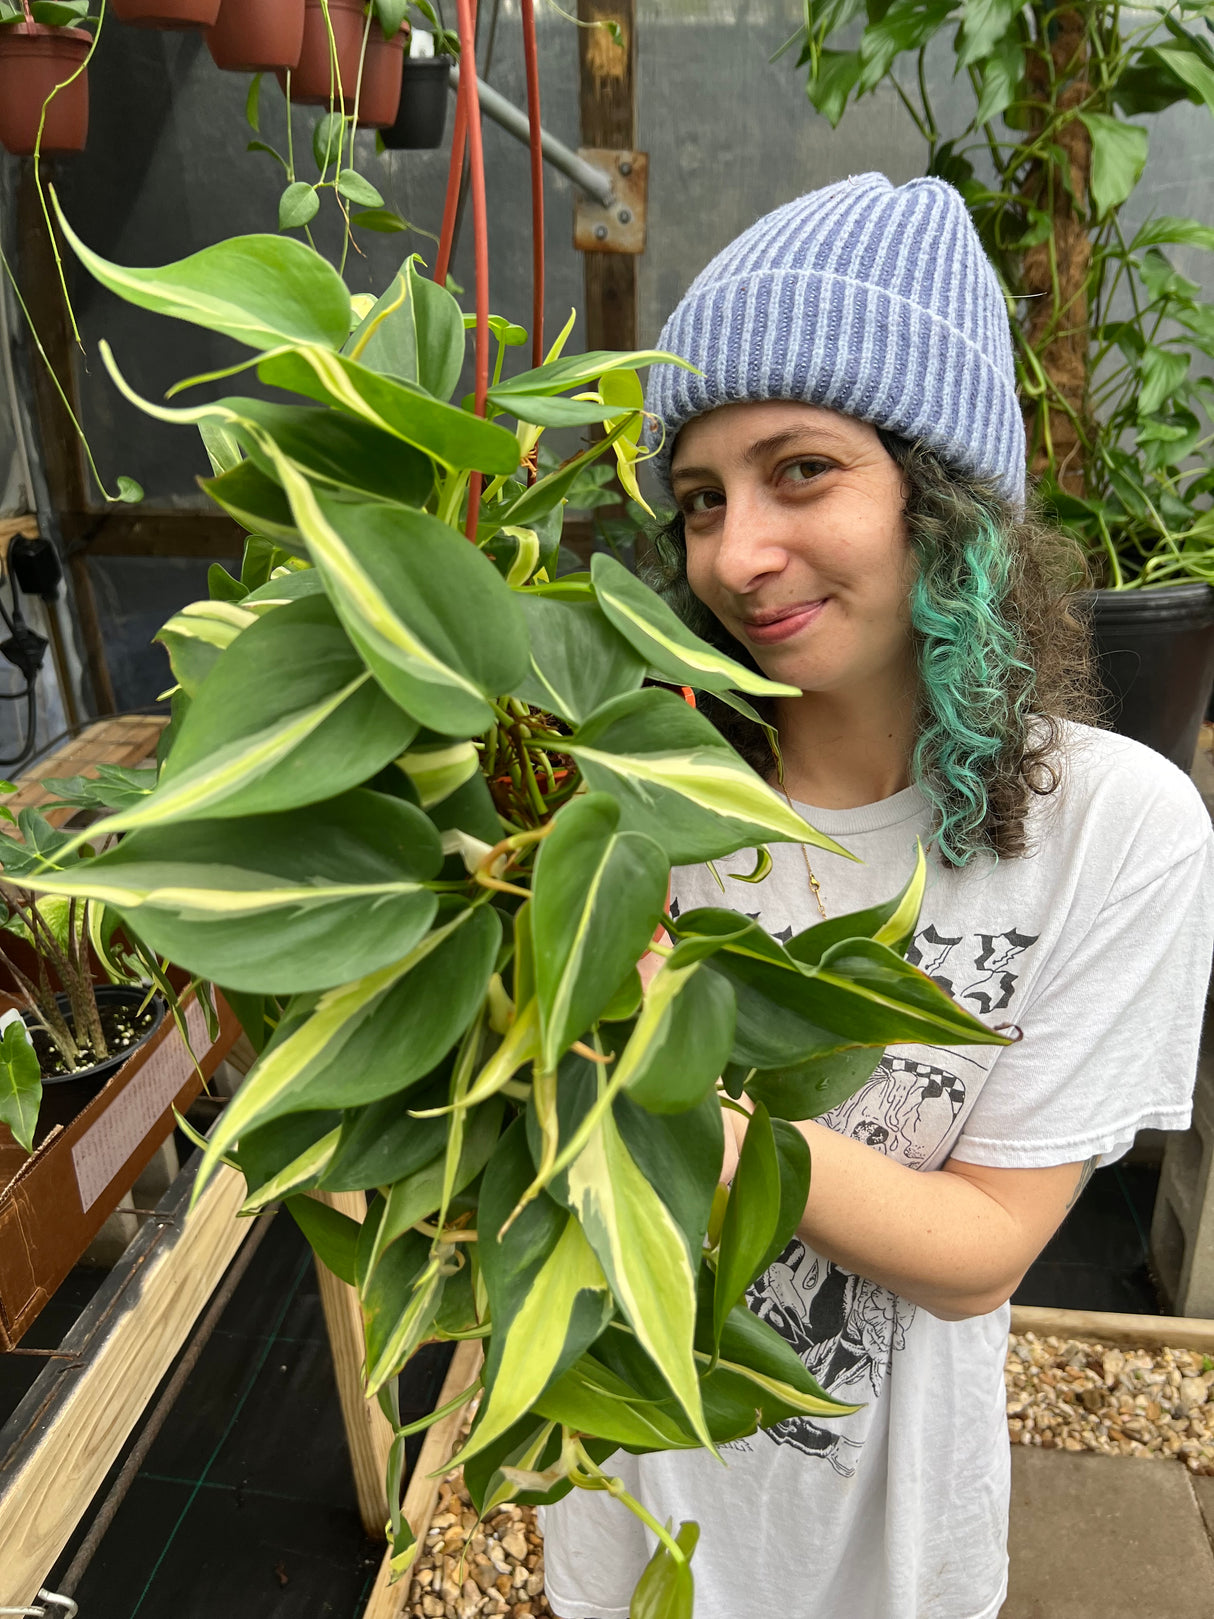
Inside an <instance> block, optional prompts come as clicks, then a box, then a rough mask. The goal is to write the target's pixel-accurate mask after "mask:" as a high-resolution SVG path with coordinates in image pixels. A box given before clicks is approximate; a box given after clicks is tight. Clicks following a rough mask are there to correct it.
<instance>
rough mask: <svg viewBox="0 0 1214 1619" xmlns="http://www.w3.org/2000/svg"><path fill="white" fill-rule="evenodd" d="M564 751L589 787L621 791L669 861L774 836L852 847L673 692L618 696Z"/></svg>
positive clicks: (716, 853) (625, 822) (633, 826)
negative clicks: (810, 819)
mask: <svg viewBox="0 0 1214 1619" xmlns="http://www.w3.org/2000/svg"><path fill="white" fill-rule="evenodd" d="M565 751H566V752H568V753H570V754H572V755H573V757H574V758H575V759H576V760H577V762H578V764H579V765H580V766H581V767H582V771H583V773H584V775H585V777H586V782H587V784H588V786H589V787H590V789H591V791H593V792H608V793H610V794H611V795H612V796H613V797H614V798H616V799H617V800H618V801H619V805H620V825H621V826H622V827H623V828H624V829H625V830H628V831H638V832H645V833H647V834H648V835H649V836H650V837H652V838H653V839H654V841H655V842H657V843H659V844H660V845H661V846H662V848H663V849H664V850H665V851H666V855H667V858H668V859H669V860H670V862H671V864H672V865H689V864H691V863H693V862H695V861H699V860H714V859H717V858H719V857H720V856H721V855H724V854H729V853H732V852H733V851H734V850H735V849H746V848H752V847H753V846H754V845H755V844H756V843H769V842H773V841H777V842H795V843H801V842H804V843H809V844H811V845H814V846H815V847H819V848H829V849H831V850H832V851H833V852H835V853H846V851H844V850H841V849H840V847H839V845H838V844H836V843H835V842H834V841H833V839H830V838H826V837H824V836H823V834H822V833H820V832H816V831H814V829H813V827H811V826H810V825H808V823H807V822H805V821H803V820H802V819H801V817H800V816H799V815H797V814H796V812H795V811H794V810H791V809H790V808H789V806H788V804H787V803H786V802H785V801H784V799H782V798H780V797H779V796H778V795H777V794H776V793H774V792H773V791H772V789H771V788H770V787H768V786H767V785H766V783H765V782H763V781H761V780H760V779H759V777H758V776H757V775H756V774H755V773H754V771H753V770H751V769H750V767H749V765H746V764H744V763H743V762H742V760H741V759H740V758H739V757H738V755H737V753H735V752H734V750H733V748H731V747H730V746H729V744H728V743H727V742H726V741H725V739H724V738H723V737H722V736H721V733H720V732H719V731H718V730H717V729H716V727H715V726H714V725H712V724H711V722H710V721H708V720H706V719H705V718H704V716H703V715H702V714H699V713H697V712H696V711H695V710H694V709H693V708H690V707H689V706H688V705H687V704H686V703H685V702H684V701H683V700H682V698H681V697H677V696H675V694H674V693H673V692H668V691H657V690H653V689H648V690H644V691H637V692H632V693H630V694H629V695H627V696H625V697H617V698H614V699H613V700H612V701H611V702H609V703H605V704H604V705H603V706H602V707H601V708H600V709H598V710H597V712H596V713H595V714H593V715H592V716H591V718H590V719H589V720H587V721H586V723H585V724H583V725H582V726H581V728H580V729H579V730H577V731H576V732H575V733H574V735H573V737H572V738H571V740H570V741H569V742H568V743H567V744H566V749H565Z"/></svg>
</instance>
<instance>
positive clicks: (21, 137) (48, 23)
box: [0, 0, 93, 157]
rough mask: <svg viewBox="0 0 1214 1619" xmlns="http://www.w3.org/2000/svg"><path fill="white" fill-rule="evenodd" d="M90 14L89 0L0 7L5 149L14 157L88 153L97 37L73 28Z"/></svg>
mask: <svg viewBox="0 0 1214 1619" xmlns="http://www.w3.org/2000/svg"><path fill="white" fill-rule="evenodd" d="M87 13H88V0H25V4H24V5H21V6H16V7H13V6H2V7H0V143H3V145H4V147H5V149H6V150H7V151H9V152H11V153H12V154H13V156H14V157H29V156H31V155H32V154H33V152H34V151H35V150H38V151H42V152H82V151H83V150H84V143H85V140H86V138H87V136H88V127H89V81H88V68H87V67H86V66H85V62H86V59H87V57H88V54H89V51H90V49H91V48H92V44H93V36H92V35H91V34H90V33H89V31H88V30H87V29H86V28H80V27H76V26H74V24H75V23H76V22H77V21H83V20H84V19H85V18H86V17H87Z"/></svg>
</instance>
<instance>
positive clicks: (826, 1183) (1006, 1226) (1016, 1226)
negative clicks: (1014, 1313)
mask: <svg viewBox="0 0 1214 1619" xmlns="http://www.w3.org/2000/svg"><path fill="white" fill-rule="evenodd" d="M797 1128H798V1129H799V1130H800V1131H801V1133H802V1134H803V1135H804V1137H805V1139H806V1141H807V1142H808V1143H809V1149H810V1154H811V1157H812V1161H813V1173H812V1179H811V1183H810V1192H809V1199H808V1202H807V1203H806V1206H805V1216H804V1219H803V1220H802V1223H801V1226H800V1235H801V1236H802V1237H803V1238H804V1239H805V1241H806V1242H807V1243H809V1244H810V1246H811V1247H812V1248H814V1249H815V1251H816V1252H818V1253H820V1254H822V1255H823V1256H824V1257H825V1258H827V1259H831V1260H834V1262H835V1263H836V1264H838V1265H840V1266H842V1267H843V1269H845V1270H849V1271H852V1272H854V1273H855V1274H856V1275H859V1276H865V1277H868V1278H869V1279H870V1280H872V1281H874V1282H879V1283H880V1284H881V1285H882V1286H884V1287H888V1288H890V1289H891V1290H892V1291H893V1292H895V1293H898V1294H899V1295H900V1296H901V1297H903V1298H905V1299H909V1300H910V1301H911V1302H912V1303H914V1304H919V1305H922V1306H923V1308H924V1309H926V1310H929V1311H930V1312H931V1313H932V1314H933V1315H938V1316H941V1317H943V1318H944V1319H945V1320H961V1319H964V1318H965V1317H967V1316H973V1315H984V1314H986V1313H987V1312H988V1311H990V1310H994V1309H997V1308H998V1306H999V1305H1000V1304H1002V1303H1003V1302H1004V1300H1005V1299H1007V1298H1008V1297H1009V1296H1010V1295H1011V1293H1012V1292H1013V1291H1014V1289H1015V1287H1016V1285H1017V1283H1018V1282H1019V1281H1020V1278H1021V1276H1022V1275H1023V1273H1024V1271H1025V1269H1027V1266H1028V1264H1029V1263H1031V1261H1032V1258H1033V1257H1034V1255H1035V1253H1036V1252H1037V1250H1038V1248H1039V1247H1040V1246H1041V1244H1042V1243H1043V1242H1044V1241H1045V1240H1046V1239H1047V1238H1048V1236H1049V1233H1050V1231H1051V1230H1052V1229H1053V1227H1054V1226H1055V1225H1056V1224H1057V1221H1058V1219H1060V1218H1061V1215H1062V1213H1063V1212H1064V1211H1065V1198H1066V1195H1067V1188H1069V1186H1070V1184H1071V1182H1072V1181H1073V1179H1074V1166H1069V1165H1064V1166H1059V1168H1058V1169H1046V1170H1028V1171H1013V1170H1003V1171H994V1172H991V1171H982V1170H973V1169H971V1166H968V1165H962V1164H956V1165H954V1164H950V1165H949V1166H948V1168H946V1169H939V1170H915V1169H909V1168H908V1167H907V1166H906V1165H905V1164H900V1163H897V1162H895V1161H894V1160H893V1159H890V1158H887V1157H885V1155H884V1154H883V1153H880V1152H877V1151H876V1150H875V1149H873V1148H872V1147H868V1146H865V1145H864V1144H863V1143H862V1142H859V1141H852V1140H850V1139H849V1138H848V1137H846V1136H841V1135H837V1134H836V1133H835V1132H834V1131H833V1130H828V1129H826V1128H825V1126H823V1125H820V1124H815V1123H814V1122H813V1121H807V1122H805V1123H803V1124H800V1125H798V1126H797ZM992 1174H993V1175H994V1176H995V1177H997V1178H1003V1179H1004V1180H1005V1182H1006V1188H1007V1190H1008V1191H1009V1193H1010V1194H1011V1195H1010V1197H1009V1198H1008V1199H1006V1200H1004V1199H1001V1198H1000V1197H999V1196H997V1195H992V1193H991V1191H990V1190H989V1189H988V1188H987V1187H986V1186H983V1185H980V1184H978V1181H979V1180H981V1179H987V1180H989V1179H990V1178H991V1176H992ZM1026 1177H1036V1178H1037V1184H1038V1185H1039V1187H1040V1191H1041V1193H1042V1196H1043V1200H1044V1203H1045V1204H1046V1205H1048V1206H1045V1207H1039V1208H1034V1209H1033V1211H1032V1215H1031V1217H1030V1218H1029V1219H1028V1220H1027V1221H1026V1219H1025V1217H1024V1210H1023V1209H1022V1208H1021V1207H1020V1206H1019V1205H1020V1203H1021V1202H1022V1201H1023V1199H1022V1197H1021V1195H1020V1194H1021V1193H1022V1192H1023V1191H1024V1190H1025V1189H1026V1188H1025V1186H1024V1185H1023V1183H1024V1181H1025V1178H1026ZM1055 1183H1057V1184H1056V1185H1055ZM1060 1200H1061V1201H1060ZM1009 1205H1010V1206H1009Z"/></svg>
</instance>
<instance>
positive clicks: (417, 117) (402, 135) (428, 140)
mask: <svg viewBox="0 0 1214 1619" xmlns="http://www.w3.org/2000/svg"><path fill="white" fill-rule="evenodd" d="M450 70H451V57H449V56H407V57H406V58H405V60H404V62H403V63H402V76H401V91H400V106H399V108H398V109H397V113H396V117H395V119H394V120H393V122H392V123H391V124H390V125H389V126H388V127H387V128H386V129H385V130H384V132H383V141H384V145H385V146H386V147H388V148H389V150H390V151H394V152H428V151H433V150H434V148H435V147H436V146H441V145H442V144H443V135H444V133H445V131H446V128H447V102H448V101H449V100H450V94H451V93H450V90H449V89H448V84H447V77H448V74H449V72H450Z"/></svg>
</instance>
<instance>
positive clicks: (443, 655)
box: [274, 452, 527, 737]
mask: <svg viewBox="0 0 1214 1619" xmlns="http://www.w3.org/2000/svg"><path fill="white" fill-rule="evenodd" d="M274 459H275V462H276V464H277V467H278V472H279V476H280V477H281V478H282V479H283V482H284V484H285V486H286V489H287V493H288V496H289V498H290V501H291V507H292V511H293V513H294V515H295V519H296V521H297V522H298V524H299V526H300V531H301V532H302V533H303V535H304V538H305V540H306V541H307V544H308V549H309V551H310V553H311V556H312V560H313V562H314V563H315V564H316V566H317V568H318V569H319V570H320V573H321V575H322V577H323V578H324V581H325V585H326V587H327V589H328V592H329V595H330V597H331V598H332V601H333V605H334V606H335V607H336V609H337V613H338V616H339V617H340V619H341V620H342V623H343V624H344V625H345V629H346V633H347V634H348V635H349V637H350V639H351V640H352V641H353V642H354V644H355V646H356V647H357V648H358V650H359V652H360V653H361V655H362V657H363V658H364V659H365V661H366V663H367V665H368V667H369V668H370V670H371V672H372V674H373V675H374V676H375V678H376V679H377V680H378V681H379V683H380V685H381V686H383V688H384V690H385V691H386V692H387V693H388V695H389V696H390V697H392V698H394V699H395V701H396V702H398V703H399V704H400V706H401V707H402V708H403V709H405V711H406V712H407V713H410V714H412V715H413V716H414V718H416V719H417V720H419V721H420V722H421V723H422V724H423V725H426V726H429V728H430V729H431V730H432V731H437V732H438V733H439V734H440V735H442V736H450V737H467V736H475V735H478V734H479V733H480V732H482V731H484V730H487V729H488V727H489V726H490V725H491V724H492V723H493V712H492V710H491V709H490V707H489V702H488V699H489V698H491V697H493V696H495V695H496V694H497V693H499V692H503V691H511V690H512V689H513V687H514V685H515V683H516V682H517V681H518V680H519V678H520V677H521V676H522V674H523V671H524V670H525V669H526V667H527V626H526V622H525V621H524V619H523V615H522V612H521V610H520V609H519V607H518V605H517V604H516V602H515V600H514V597H513V595H512V594H511V591H510V589H509V587H508V586H507V585H506V584H505V582H504V581H503V580H502V578H501V576H500V575H499V574H498V573H497V571H496V570H495V569H494V566H493V564H492V563H491V562H490V561H489V560H488V559H487V558H486V557H484V556H482V554H481V553H480V552H479V551H478V550H477V549H476V547H475V546H473V545H469V544H468V543H467V542H466V541H464V540H463V539H461V537H460V536H459V535H458V534H457V533H456V532H455V531H454V530H453V529H451V528H449V527H448V526H447V524H445V523H441V522H439V520H438V519H437V518H436V517H431V516H430V515H429V513H427V512H419V511H411V510H408V509H406V508H405V507H399V506H395V507H389V506H371V505H350V504H348V503H346V502H341V501H337V500H333V499H328V498H326V497H325V496H322V495H317V494H316V493H315V492H314V491H313V489H312V488H311V486H310V485H309V484H308V482H307V481H306V479H305V478H304V477H303V476H302V475H301V474H300V473H299V471H298V470H297V469H296V468H295V467H294V466H293V465H292V463H291V462H289V461H287V460H286V459H285V457H282V456H280V455H279V454H278V453H277V452H274Z"/></svg>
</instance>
